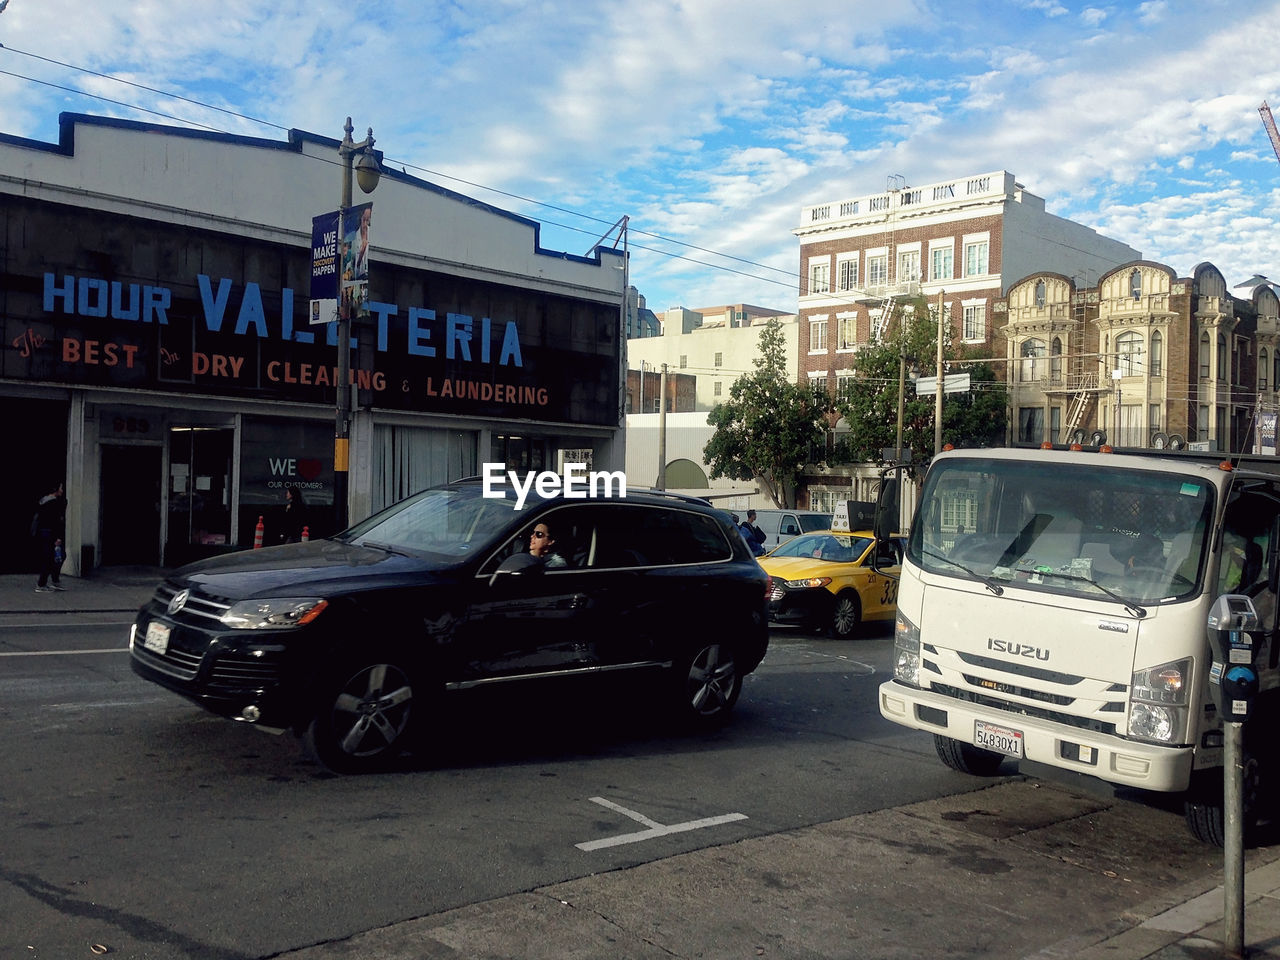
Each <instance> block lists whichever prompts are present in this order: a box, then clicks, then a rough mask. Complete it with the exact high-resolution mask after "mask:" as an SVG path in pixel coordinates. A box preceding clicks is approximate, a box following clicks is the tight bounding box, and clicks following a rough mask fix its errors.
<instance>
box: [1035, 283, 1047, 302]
mask: <svg viewBox="0 0 1280 960" xmlns="http://www.w3.org/2000/svg"><path fill="white" fill-rule="evenodd" d="M1044 294H1045V288H1044V281H1043V280H1037V281H1036V306H1037V307H1039V308H1040V309H1043V308H1044Z"/></svg>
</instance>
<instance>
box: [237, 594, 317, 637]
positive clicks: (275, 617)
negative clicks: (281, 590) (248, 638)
mask: <svg viewBox="0 0 1280 960" xmlns="http://www.w3.org/2000/svg"><path fill="white" fill-rule="evenodd" d="M328 605H329V601H327V600H318V599H316V598H315V597H279V598H275V597H269V598H267V599H265V600H241V601H239V602H237V603H233V604H232V605H231V606H230V607H229V608H228V609H227V610H226V612H224V613H223V614H222V616H220V617H218V620H219V621H220V622H221V623H222V625H223V626H224V627H231V628H232V629H233V630H279V629H282V628H289V627H301V626H303V625H305V624H308V623H310V622H311V621H312V620H314V619H315V618H316V617H318V616H320V613H321V612H322V611H323V610H324V608H325V607H327V606H328Z"/></svg>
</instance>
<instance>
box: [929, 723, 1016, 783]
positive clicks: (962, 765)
mask: <svg viewBox="0 0 1280 960" xmlns="http://www.w3.org/2000/svg"><path fill="white" fill-rule="evenodd" d="M933 746H934V748H935V749H936V750H937V751H938V759H940V760H941V761H942V762H943V763H945V764H946V765H947V766H948V767H950V768H951V769H952V770H959V771H960V772H961V773H967V774H970V775H972V776H975V777H994V776H995V775H996V773H997V772H998V771H999V770H1000V765H1001V764H1002V763H1004V754H1002V753H992V752H991V751H990V750H983V749H982V748H981V747H975V746H973V744H970V743H961V742H960V741H959V740H953V739H952V738H951V737H943V736H939V735H938V734H936V733H935V734H934V735H933Z"/></svg>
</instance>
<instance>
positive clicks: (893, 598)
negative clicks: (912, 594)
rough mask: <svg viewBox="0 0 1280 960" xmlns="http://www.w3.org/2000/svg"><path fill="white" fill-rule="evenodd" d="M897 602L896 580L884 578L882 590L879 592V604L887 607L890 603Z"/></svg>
mask: <svg viewBox="0 0 1280 960" xmlns="http://www.w3.org/2000/svg"><path fill="white" fill-rule="evenodd" d="M897 602H898V581H897V580H892V579H886V580H885V582H884V591H883V592H882V593H881V594H880V604H881V605H882V606H885V607H887V606H888V605H889V604H891V603H897Z"/></svg>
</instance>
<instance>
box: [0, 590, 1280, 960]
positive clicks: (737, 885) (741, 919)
mask: <svg viewBox="0 0 1280 960" xmlns="http://www.w3.org/2000/svg"><path fill="white" fill-rule="evenodd" d="M164 575H165V571H164V570H162V569H159V568H151V567H141V568H140V567H121V568H101V569H99V570H97V571H95V572H94V575H93V576H91V577H86V578H80V577H67V576H64V577H63V578H62V582H63V585H64V587H65V588H66V589H65V590H63V591H60V592H53V593H37V592H35V577H34V575H3V576H0V614H18V613H21V614H33V613H36V614H48V615H50V616H59V615H65V614H74V613H99V612H100V613H108V612H114V613H132V612H133V611H135V610H136V609H137V608H138V607H139V606H140V605H141V604H142V603H144V602H145V601H146V600H147V598H149V597H150V596H151V594H152V592H153V591H154V589H155V587H156V585H157V584H158V583H159V582H160V581H161V580H162V579H163V577H164ZM1045 786H1046V787H1049V786H1051V785H1048V784H1046V785H1045ZM1038 789H1039V788H1038V786H1037V784H1036V783H1035V782H1034V781H1028V782H1010V783H1006V784H1003V785H998V786H996V787H993V788H991V789H990V790H988V791H982V792H981V794H979V795H966V797H965V798H964V799H963V800H962V801H960V802H964V803H970V804H972V803H974V802H979V801H975V799H973V798H974V797H977V796H981V801H980V802H981V804H982V805H983V806H986V807H990V808H991V809H992V810H995V811H997V813H995V814H989V816H990V819H991V820H992V821H995V820H1000V821H1002V822H1005V823H1007V822H1009V820H1010V819H1011V818H1012V817H1014V816H1016V811H1017V810H1019V809H1025V807H1024V806H1023V805H1024V804H1025V802H1026V800H1025V797H1026V796H1027V794H1026V793H1025V791H1029V790H1038ZM1047 792H1049V791H1048V790H1045V791H1042V795H1043V793H1047ZM1020 793H1021V796H1020ZM955 802H956V800H955V799H950V800H948V801H946V802H944V801H928V802H925V803H919V804H913V805H910V806H907V807H899V808H894V809H890V810H881V811H876V812H873V813H868V814H863V815H860V816H855V817H849V818H846V819H844V820H839V821H834V822H832V823H824V824H818V825H816V826H813V827H809V828H806V829H802V830H793V831H787V832H784V833H779V834H774V835H768V836H759V837H753V838H750V839H748V840H744V841H741V842H738V843H734V844H730V845H728V846H722V847H709V848H706V849H702V850H697V851H694V852H691V853H687V854H683V855H679V856H675V857H669V858H666V859H662V860H657V861H652V862H648V863H644V864H641V865H639V866H635V867H631V868H627V869H621V870H615V871H612V872H607V873H602V874H598V875H590V876H586V877H583V878H580V879H577V880H571V881H568V882H565V883H558V884H554V885H551V886H547V887H544V888H540V889H536V890H530V891H525V892H522V893H518V894H513V895H511V896H508V897H502V898H499V899H497V900H492V901H488V902H484V903H476V904H472V905H470V906H466V907H462V908H459V909H456V910H450V911H446V912H443V913H440V914H435V915H432V916H425V917H419V918H415V919H413V920H408V921H405V922H402V923H397V924H395V925H393V926H390V927H386V928H382V929H378V930H370V931H367V932H364V933H360V934H357V935H355V936H353V937H351V938H349V939H346V940H341V941H335V942H330V943H324V944H319V945H315V946H311V947H307V948H304V949H300V950H295V951H292V952H289V953H286V954H281V955H278V957H277V960H346V958H356V957H360V958H366V957H377V958H379V960H434V958H446V957H448V958H455V957H459V956H468V957H484V958H499V957H501V958H521V960H534V958H543V957H545V958H548V960H551V958H556V960H565V958H584V960H585V958H598V957H599V958H603V957H609V958H610V960H631V958H634V960H649V958H655V960H656V958H660V957H661V958H668V960H670V958H678V957H694V956H697V957H726V958H727V957H744V956H756V957H804V958H845V957H858V958H898V957H906V956H926V955H927V954H928V952H929V950H928V948H927V947H926V948H923V949H924V952H920V951H921V947H920V946H919V944H916V945H915V947H913V945H912V943H913V940H912V938H913V937H915V938H917V939H918V938H920V937H921V936H923V935H925V933H924V931H927V930H928V929H929V928H930V924H933V925H938V924H947V923H951V924H954V939H953V937H951V936H945V935H938V937H939V938H938V939H936V940H934V941H933V943H934V946H935V947H936V955H938V956H942V955H946V956H948V957H982V956H1000V957H1009V956H1022V957H1026V958H1035V960H1067V958H1071V960H1210V958H1219V957H1227V956H1230V954H1228V953H1227V952H1226V950H1225V948H1224V946H1223V937H1224V924H1223V910H1224V894H1223V888H1222V886H1221V879H1222V875H1221V871H1218V872H1216V873H1211V874H1209V875H1207V876H1206V877H1205V879H1204V880H1203V881H1201V882H1198V883H1193V884H1191V885H1190V886H1189V887H1186V888H1183V889H1176V890H1162V889H1161V886H1160V884H1159V883H1158V882H1155V883H1153V882H1152V881H1151V878H1144V882H1145V883H1146V886H1144V887H1143V889H1152V890H1155V891H1160V892H1159V893H1158V894H1157V895H1152V896H1149V897H1148V899H1147V900H1145V901H1143V902H1141V903H1138V904H1136V905H1134V904H1127V902H1126V901H1123V900H1115V899H1108V897H1109V896H1110V895H1090V894H1088V893H1086V892H1085V891H1086V889H1087V885H1088V884H1087V878H1089V877H1094V878H1096V877H1098V876H1109V877H1110V878H1112V880H1114V879H1115V872H1114V871H1110V870H1105V869H1104V866H1101V865H1090V864H1081V863H1078V862H1072V861H1070V860H1068V858H1065V857H1055V856H1053V855H1052V853H1053V850H1054V849H1055V848H1054V847H1053V846H1052V844H1050V845H1048V846H1038V844H1040V841H1038V840H1035V841H1026V840H1025V839H1024V838H1026V837H1031V836H1033V834H1032V833H1023V834H1018V833H1017V832H1016V830H1015V831H1009V832H1007V833H1004V834H997V833H995V832H994V828H993V827H988V826H969V825H963V824H960V823H958V822H957V821H956V817H955V814H954V811H949V810H946V809H943V807H945V806H946V803H951V804H953V805H954V803H955ZM984 812H987V811H984ZM1126 817H1127V814H1126V806H1125V803H1124V802H1123V801H1122V802H1120V803H1118V804H1116V805H1114V806H1112V807H1110V808H1108V809H1105V810H1101V811H1098V812H1097V813H1095V814H1091V815H1090V816H1089V818H1088V820H1089V824H1090V828H1091V829H1093V831H1094V836H1095V839H1097V840H1098V843H1097V845H1096V847H1094V848H1091V847H1089V846H1088V844H1087V843H1086V844H1084V845H1081V846H1079V847H1078V848H1077V849H1079V850H1087V851H1088V853H1087V854H1086V853H1081V854H1079V855H1080V856H1094V857H1096V858H1097V859H1098V860H1099V862H1100V864H1103V865H1105V863H1106V858H1107V857H1108V856H1114V857H1116V858H1117V862H1119V860H1120V859H1122V858H1123V852H1122V851H1119V850H1116V851H1114V852H1113V851H1112V850H1111V848H1109V847H1108V846H1107V844H1106V843H1105V841H1103V840H1102V839H1101V838H1103V837H1106V836H1113V837H1127V836H1128V835H1127V834H1126V824H1125V819H1126ZM1175 819H1176V818H1171V821H1170V824H1169V826H1170V828H1171V829H1176V828H1178V827H1180V826H1181V824H1180V822H1175ZM975 838H976V839H978V840H980V841H981V842H982V843H985V844H986V846H985V847H979V849H984V850H988V851H989V854H990V856H993V857H1001V856H1003V857H1005V858H1007V859H1008V860H1009V861H1010V864H1013V866H1010V868H1009V872H1008V874H1007V875H1006V876H1004V877H997V876H994V875H983V871H982V870H981V869H980V867H981V863H980V862H977V861H974V860H973V857H972V856H969V857H968V858H966V857H964V856H956V851H957V850H964V849H966V846H967V845H968V844H970V843H971V842H972V841H973V840H974V839H975ZM1145 842H1147V843H1149V844H1150V847H1151V848H1156V847H1159V846H1160V845H1161V838H1159V837H1156V838H1148V839H1147V840H1146V841H1145ZM940 851H942V852H940ZM1046 851H1047V852H1048V853H1049V855H1048V856H1046V855H1045V854H1046ZM1211 856H1217V854H1216V853H1213V854H1212V855H1211ZM1140 858H1141V854H1139V859H1140ZM978 860H979V861H980V860H981V858H978ZM1056 861H1065V862H1056ZM1246 863H1247V865H1248V870H1247V873H1246V878H1245V904H1246V909H1245V922H1244V940H1245V945H1246V949H1245V954H1244V955H1245V956H1247V957H1250V958H1274V960H1280V847H1275V846H1272V847H1267V848H1263V849H1260V850H1254V851H1249V852H1248V855H1247V858H1246ZM851 865H856V868H851ZM1046 865H1047V866H1046ZM1081 866H1084V867H1085V872H1083V873H1081V871H1080V868H1081ZM1082 878H1086V879H1085V880H1082ZM1121 880H1124V878H1121ZM1126 882H1127V881H1126ZM984 888H985V892H981V893H980V892H979V891H982V890H983V889H984ZM1028 890H1032V891H1034V892H1033V893H1031V894H1030V895H1031V896H1033V897H1036V898H1037V899H1038V900H1039V902H1040V905H1039V906H1038V907H1036V908H1035V909H1033V910H1031V911H1030V915H1032V916H1036V915H1037V913H1036V911H1037V910H1039V911H1042V912H1041V913H1040V914H1039V915H1040V916H1044V917H1045V919H1044V925H1043V926H1041V925H1040V924H1039V923H1036V922H1035V921H1031V922H1028V921H1027V916H1028V912H1027V911H1028V908H1027V907H1025V906H1020V907H1019V908H1018V909H1017V911H1006V910H1004V909H1002V908H1000V907H999V905H998V904H999V902H1000V900H1001V898H1006V899H1008V900H1009V901H1010V902H1019V903H1022V902H1023V901H1024V900H1025V897H1026V896H1027V895H1028ZM1077 891H1079V892H1078V894H1077ZM988 902H991V903H992V906H991V909H989V910H986V909H984V908H985V906H986V904H987V903H988ZM1108 905H1110V906H1108ZM1043 911H1051V914H1050V915H1045V914H1043ZM1072 915H1075V918H1076V921H1077V922H1076V923H1075V927H1074V929H1076V930H1077V931H1078V932H1076V933H1074V934H1072V935H1067V934H1066V933H1065V931H1067V930H1070V929H1073V927H1072V926H1071V925H1069V924H1064V923H1063V922H1062V920H1063V917H1064V916H1072ZM904 924H906V925H908V926H910V927H912V928H919V929H914V930H905V929H904V928H903V925H904ZM945 928H946V927H945V926H944V927H943V929H945ZM984 943H986V944H987V946H985V947H984V946H983V944H984ZM913 949H914V953H913Z"/></svg>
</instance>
